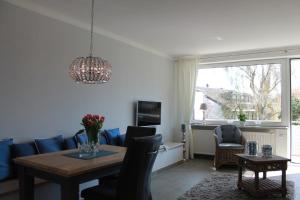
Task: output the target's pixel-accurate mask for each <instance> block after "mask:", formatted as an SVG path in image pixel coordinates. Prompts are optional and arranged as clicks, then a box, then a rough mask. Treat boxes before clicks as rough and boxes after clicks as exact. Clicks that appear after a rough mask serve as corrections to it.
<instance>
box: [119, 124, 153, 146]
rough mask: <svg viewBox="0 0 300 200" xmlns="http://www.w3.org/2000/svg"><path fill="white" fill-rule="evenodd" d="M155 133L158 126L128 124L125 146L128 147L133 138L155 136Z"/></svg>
mask: <svg viewBox="0 0 300 200" xmlns="http://www.w3.org/2000/svg"><path fill="white" fill-rule="evenodd" d="M155 133H156V128H153V127H140V126H128V127H127V130H126V136H125V142H124V146H125V147H128V144H129V142H130V140H131V139H132V138H136V137H146V136H153V135H155Z"/></svg>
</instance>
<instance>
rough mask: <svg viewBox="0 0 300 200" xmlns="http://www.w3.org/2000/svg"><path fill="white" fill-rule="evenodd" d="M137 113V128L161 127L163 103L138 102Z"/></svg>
mask: <svg viewBox="0 0 300 200" xmlns="http://www.w3.org/2000/svg"><path fill="white" fill-rule="evenodd" d="M136 111H137V112H136V125H137V126H152V125H160V123H161V102H155V101H138V102H137V109H136Z"/></svg>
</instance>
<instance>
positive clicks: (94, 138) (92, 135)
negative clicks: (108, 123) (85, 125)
mask: <svg viewBox="0 0 300 200" xmlns="http://www.w3.org/2000/svg"><path fill="white" fill-rule="evenodd" d="M98 132H99V130H96V129H87V130H86V135H87V137H88V143H89V144H97V143H98Z"/></svg>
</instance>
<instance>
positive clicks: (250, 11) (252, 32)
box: [7, 0, 300, 56]
mask: <svg viewBox="0 0 300 200" xmlns="http://www.w3.org/2000/svg"><path fill="white" fill-rule="evenodd" d="M7 1H9V0H7ZM11 2H15V4H18V3H20V2H21V1H20V0H11ZM22 4H23V5H24V4H28V5H32V6H38V7H39V8H43V9H44V10H48V11H49V12H52V13H56V14H61V15H62V16H66V17H68V18H69V19H73V20H77V21H80V22H82V23H86V24H87V25H88V24H89V23H90V1H88V0H22ZM32 10H34V9H32ZM299 20H300V0H96V1H95V26H96V27H97V28H98V29H99V30H102V32H105V33H106V34H105V35H106V36H109V35H110V34H111V35H112V36H113V38H119V39H120V40H123V41H125V42H128V43H132V44H135V45H136V46H139V45H140V47H146V48H148V49H151V50H153V51H157V52H161V53H162V54H166V55H168V56H184V55H199V54H211V53H221V52H231V51H240V50H250V49H261V48H272V47H281V46H293V45H299V44H300V26H299V24H300V22H299ZM100 33H101V31H100Z"/></svg>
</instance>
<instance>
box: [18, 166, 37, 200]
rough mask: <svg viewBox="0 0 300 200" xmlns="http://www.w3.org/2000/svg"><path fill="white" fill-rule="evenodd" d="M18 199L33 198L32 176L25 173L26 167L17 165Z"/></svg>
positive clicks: (27, 199)
mask: <svg viewBox="0 0 300 200" xmlns="http://www.w3.org/2000/svg"><path fill="white" fill-rule="evenodd" d="M18 175H19V199H20V200H34V177H33V176H31V175H29V174H26V168H25V167H23V166H18Z"/></svg>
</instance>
